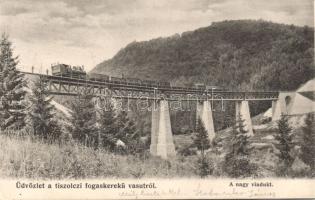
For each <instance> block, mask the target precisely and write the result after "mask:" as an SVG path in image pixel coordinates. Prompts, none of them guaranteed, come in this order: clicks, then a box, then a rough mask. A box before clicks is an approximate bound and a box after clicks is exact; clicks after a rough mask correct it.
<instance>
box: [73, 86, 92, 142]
mask: <svg viewBox="0 0 315 200" xmlns="http://www.w3.org/2000/svg"><path fill="white" fill-rule="evenodd" d="M92 100H93V96H92V95H90V94H89V93H88V90H87V88H84V89H83V91H82V92H80V93H79V94H78V96H77V97H76V99H75V100H74V101H72V103H71V110H72V113H71V117H70V126H69V127H68V129H69V132H70V133H71V134H72V137H73V139H75V140H77V141H79V142H81V143H83V144H85V145H91V144H92V145H95V141H96V140H97V126H96V111H95V107H94V103H93V101H92Z"/></svg>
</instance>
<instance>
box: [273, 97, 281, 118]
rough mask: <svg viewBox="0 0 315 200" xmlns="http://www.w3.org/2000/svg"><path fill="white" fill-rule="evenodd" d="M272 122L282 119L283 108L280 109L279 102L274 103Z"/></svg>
mask: <svg viewBox="0 0 315 200" xmlns="http://www.w3.org/2000/svg"><path fill="white" fill-rule="evenodd" d="M271 110H272V121H277V120H279V119H280V117H281V107H280V102H279V100H274V101H272V106H271Z"/></svg>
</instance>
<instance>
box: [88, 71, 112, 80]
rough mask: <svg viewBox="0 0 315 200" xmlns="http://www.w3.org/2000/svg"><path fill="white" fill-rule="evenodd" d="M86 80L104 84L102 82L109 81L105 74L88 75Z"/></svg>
mask: <svg viewBox="0 0 315 200" xmlns="http://www.w3.org/2000/svg"><path fill="white" fill-rule="evenodd" d="M88 79H89V80H91V81H99V82H104V81H109V76H107V75H105V74H98V73H90V74H89V76H88Z"/></svg>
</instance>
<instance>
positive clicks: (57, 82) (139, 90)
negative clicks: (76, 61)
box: [22, 72, 279, 101]
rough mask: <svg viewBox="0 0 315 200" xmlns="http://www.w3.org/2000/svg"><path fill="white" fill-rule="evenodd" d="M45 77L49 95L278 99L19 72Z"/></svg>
mask: <svg viewBox="0 0 315 200" xmlns="http://www.w3.org/2000/svg"><path fill="white" fill-rule="evenodd" d="M22 73H24V74H27V75H32V76H36V77H39V78H42V79H43V80H45V81H47V83H48V84H47V86H48V90H49V92H50V94H52V95H68V96H76V95H78V94H80V93H82V92H83V91H84V90H87V92H88V93H89V94H91V95H93V96H95V97H110V98H120V99H143V100H159V99H164V100H167V101H204V100H211V101H244V100H245V101H266V100H267V101H272V100H277V99H278V96H279V92H277V91H225V90H216V89H211V90H204V89H198V88H188V87H153V86H150V85H143V84H142V85H136V84H132V83H130V84H128V83H121V82H115V81H104V82H101V81H92V80H86V79H75V78H70V77H61V76H51V75H44V74H37V73H29V72H22Z"/></svg>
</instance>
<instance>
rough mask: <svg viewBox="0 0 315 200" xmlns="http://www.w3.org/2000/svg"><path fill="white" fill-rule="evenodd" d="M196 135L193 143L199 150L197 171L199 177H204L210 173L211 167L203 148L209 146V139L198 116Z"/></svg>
mask: <svg viewBox="0 0 315 200" xmlns="http://www.w3.org/2000/svg"><path fill="white" fill-rule="evenodd" d="M196 132H197V133H196V136H195V137H194V143H193V145H194V146H196V147H197V149H198V150H200V157H199V158H198V160H197V171H198V174H199V176H200V177H201V178H204V177H206V176H208V175H209V174H211V173H212V171H213V169H212V166H211V163H210V161H209V160H208V159H207V157H206V155H205V150H207V149H209V148H210V140H209V137H208V132H207V130H206V129H205V126H204V123H203V121H201V119H200V118H198V126H197V129H196Z"/></svg>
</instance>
